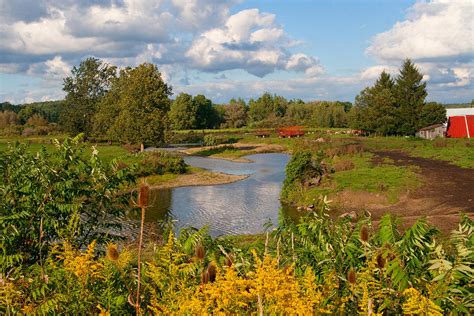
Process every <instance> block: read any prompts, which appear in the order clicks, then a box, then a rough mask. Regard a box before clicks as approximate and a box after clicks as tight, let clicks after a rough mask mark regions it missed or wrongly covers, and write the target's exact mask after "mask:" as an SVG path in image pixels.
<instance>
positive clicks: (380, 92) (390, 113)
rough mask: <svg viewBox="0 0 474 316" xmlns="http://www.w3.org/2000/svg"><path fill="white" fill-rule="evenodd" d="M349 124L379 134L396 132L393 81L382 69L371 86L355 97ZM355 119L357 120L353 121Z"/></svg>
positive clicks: (396, 122) (396, 115)
mask: <svg viewBox="0 0 474 316" xmlns="http://www.w3.org/2000/svg"><path fill="white" fill-rule="evenodd" d="M352 113H353V114H352V115H351V126H352V127H354V128H357V129H363V130H365V131H368V132H373V133H377V134H380V135H392V134H395V133H396V132H397V126H398V121H397V120H398V116H399V115H398V109H397V104H396V99H395V96H394V82H393V79H392V78H391V77H390V75H389V74H388V73H386V72H385V71H382V73H381V74H380V76H379V78H378V79H377V81H376V82H375V84H374V85H373V86H372V87H368V88H365V89H364V90H362V91H361V93H360V94H359V95H358V96H357V97H356V102H355V108H354V109H353V110H352ZM354 119H357V121H354Z"/></svg>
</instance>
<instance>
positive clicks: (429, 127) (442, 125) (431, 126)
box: [420, 124, 444, 131]
mask: <svg viewBox="0 0 474 316" xmlns="http://www.w3.org/2000/svg"><path fill="white" fill-rule="evenodd" d="M438 127H444V124H434V125H430V126H426V127H423V128H421V129H420V131H428V130H430V129H435V128H438Z"/></svg>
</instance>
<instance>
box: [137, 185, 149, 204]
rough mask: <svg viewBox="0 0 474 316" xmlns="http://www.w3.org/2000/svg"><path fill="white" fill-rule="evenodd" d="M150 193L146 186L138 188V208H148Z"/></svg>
mask: <svg viewBox="0 0 474 316" xmlns="http://www.w3.org/2000/svg"><path fill="white" fill-rule="evenodd" d="M149 192H150V187H149V186H148V185H146V184H142V185H141V186H140V193H139V194H138V206H139V207H147V206H148V194H149Z"/></svg>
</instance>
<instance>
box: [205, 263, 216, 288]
mask: <svg viewBox="0 0 474 316" xmlns="http://www.w3.org/2000/svg"><path fill="white" fill-rule="evenodd" d="M206 274H207V276H208V278H209V282H211V283H212V282H214V281H215V280H216V275H217V269H216V265H215V264H214V263H212V262H211V263H209V265H208V266H207V270H206Z"/></svg>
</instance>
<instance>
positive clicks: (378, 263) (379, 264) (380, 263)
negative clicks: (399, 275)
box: [377, 253, 385, 269]
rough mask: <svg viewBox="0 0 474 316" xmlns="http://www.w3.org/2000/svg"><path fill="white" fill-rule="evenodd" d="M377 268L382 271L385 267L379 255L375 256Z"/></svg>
mask: <svg viewBox="0 0 474 316" xmlns="http://www.w3.org/2000/svg"><path fill="white" fill-rule="evenodd" d="M377 266H378V267H379V269H383V268H384V267H385V258H384V257H383V254H381V253H379V254H378V255H377Z"/></svg>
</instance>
